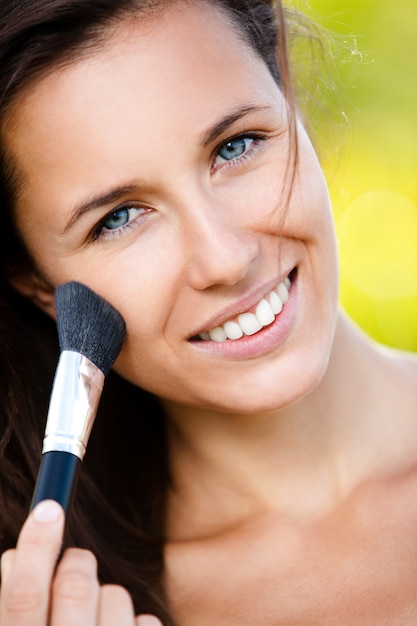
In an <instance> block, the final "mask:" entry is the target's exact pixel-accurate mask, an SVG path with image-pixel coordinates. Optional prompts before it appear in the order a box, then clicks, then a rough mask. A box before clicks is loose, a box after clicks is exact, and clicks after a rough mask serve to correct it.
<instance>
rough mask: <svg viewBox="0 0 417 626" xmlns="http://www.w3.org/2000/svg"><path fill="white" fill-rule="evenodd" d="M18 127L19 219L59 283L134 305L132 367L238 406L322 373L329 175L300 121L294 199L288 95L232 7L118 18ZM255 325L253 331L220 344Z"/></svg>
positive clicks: (162, 386) (186, 392)
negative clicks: (233, 22)
mask: <svg viewBox="0 0 417 626" xmlns="http://www.w3.org/2000/svg"><path fill="white" fill-rule="evenodd" d="M8 128H9V130H8V131H7V130H6V132H7V133H8V134H6V139H7V141H8V145H9V148H10V151H11V154H12V156H13V159H14V161H15V163H17V166H18V171H19V173H20V174H21V176H22V189H21V192H20V195H19V197H18V201H17V206H16V218H17V224H18V227H19V229H20V230H21V233H22V235H23V237H24V240H25V241H26V243H27V246H28V248H29V251H30V252H31V254H32V255H33V258H34V260H35V263H36V265H37V267H38V268H39V271H40V273H41V274H42V275H43V276H44V277H45V278H46V279H47V280H48V281H49V282H50V283H51V284H52V285H58V284H61V283H63V282H65V281H68V280H78V281H81V282H84V283H85V284H87V285H88V286H90V287H91V288H93V289H94V290H95V291H97V292H98V293H99V294H100V295H102V296H103V297H104V298H106V299H107V300H108V301H109V302H111V303H112V304H113V305H114V306H115V307H116V308H117V309H118V310H119V311H120V312H121V313H122V315H123V317H124V318H125V321H126V325H127V339H126V343H125V345H124V348H123V350H122V353H121V355H120V357H119V359H118V360H117V362H116V366H115V369H116V370H117V371H118V372H119V373H120V374H122V375H123V376H124V377H126V378H127V379H129V380H131V381H132V382H134V383H136V384H138V385H140V386H143V387H144V388H147V389H149V390H151V391H152V392H154V393H156V394H158V395H160V396H162V397H164V398H168V399H171V400H173V401H175V402H178V403H185V404H191V405H195V406H201V407H209V408H214V409H220V410H224V411H235V410H237V411H251V412H252V411H261V410H270V409H273V408H275V407H279V406H282V405H283V404H285V403H287V402H290V401H293V400H295V399H297V398H299V397H301V396H302V395H303V394H305V393H307V392H308V391H309V390H311V389H312V388H313V387H314V386H315V385H316V384H317V382H318V380H319V379H320V378H321V376H322V374H323V371H324V370H325V367H326V365H327V361H328V356H329V351H330V347H331V342H332V335H333V330H334V325H335V318H336V309H337V261H336V253H335V242H334V233H333V226H332V219H331V210H330V206H329V200H328V195H327V191H326V186H325V183H324V181H323V178H322V174H321V170H320V167H319V164H318V162H317V159H316V156H315V154H314V151H313V149H312V147H311V145H310V142H309V140H308V138H307V136H306V134H305V132H304V131H303V129H302V128H299V168H298V171H297V174H296V176H295V179H294V183H293V190H292V194H291V197H290V199H289V202H288V203H287V205H286V206H282V203H281V201H282V197H283V196H282V188H283V185H284V184H285V172H286V165H287V160H288V126H287V119H286V112H285V106H284V102H283V98H282V95H281V93H280V91H279V89H278V87H277V85H276V84H275V82H274V80H273V79H272V77H271V75H270V73H269V71H268V69H267V67H266V66H265V64H264V62H263V61H262V60H261V59H260V58H259V57H258V56H256V55H255V53H254V52H253V51H251V50H250V49H249V47H248V46H247V44H245V43H243V41H242V39H241V38H240V36H239V35H238V34H237V32H236V30H235V29H233V28H232V27H231V26H230V24H229V23H228V21H227V20H226V19H225V17H224V16H222V15H221V14H220V13H219V12H217V11H216V10H215V9H213V8H212V7H210V6H204V4H203V5H202V4H201V3H196V5H195V6H191V5H190V4H189V3H187V4H182V3H181V2H179V3H176V4H175V5H174V6H173V7H170V8H169V9H168V10H166V11H165V13H164V15H163V17H162V18H161V17H159V19H158V21H149V22H145V23H144V22H140V21H138V22H135V21H133V20H132V21H130V22H126V23H124V24H123V25H121V26H118V27H117V30H114V31H113V32H112V33H111V34H110V35H109V39H108V41H107V43H106V44H105V45H104V46H103V47H102V48H101V49H100V50H99V51H97V52H95V53H94V54H91V55H90V56H88V57H83V58H80V59H79V60H78V61H76V62H74V63H72V64H71V65H70V66H68V67H66V68H64V69H60V70H59V71H55V72H53V73H51V74H49V75H48V76H46V77H45V78H43V79H42V80H40V81H39V82H38V83H37V84H35V85H34V86H33V87H31V89H30V90H29V91H28V92H27V93H26V94H25V95H24V98H22V99H21V100H20V102H19V103H18V104H17V105H16V107H15V109H14V111H13V117H12V122H10V123H9V127H8ZM284 195H285V194H284ZM288 277H290V279H291V283H292V284H291V288H290V295H289V300H288V302H287V303H286V304H284V306H283V309H282V312H281V313H279V314H277V315H276V316H274V315H272V319H274V321H272V319H271V313H270V311H271V307H269V308H268V306H267V305H265V304H261V307H260V309H258V312H259V311H260V310H261V309H264V317H262V316H261V322H260V323H259V324H258V325H259V326H260V325H261V323H263V324H265V326H263V327H262V329H261V330H259V331H256V329H257V326H256V318H254V316H253V315H252V317H250V316H249V317H248V316H247V315H245V314H246V313H252V314H253V313H254V312H255V311H256V309H257V307H258V305H259V303H260V302H261V300H263V299H266V300H267V301H268V302H272V304H273V306H274V307H275V306H276V307H277V308H276V309H275V311H277V310H278V309H279V301H277V299H276V297H274V296H273V295H271V292H272V291H274V290H275V291H276V290H277V287H278V286H279V285H281V287H279V289H280V290H281V293H282V291H283V289H282V284H284V283H285V282H287V284H288V281H286V279H287V278H288ZM284 296H285V293H284ZM47 299H48V294H46V301H47ZM271 299H272V300H271ZM284 300H285V297H284ZM241 314H244V315H243V318H239V316H240V315H241ZM226 322H238V323H237V324H236V323H235V324H226V326H225V323H226ZM245 322H246V323H247V324H249V327H246V326H245ZM242 326H243V327H244V329H245V328H246V332H248V333H253V334H250V335H244V336H243V337H242V338H240V339H231V338H229V339H224V336H223V335H222V331H219V330H216V331H215V332H214V333H211V336H212V337H214V339H217V340H219V339H223V340H221V341H215V340H211V339H210V340H208V339H207V337H208V335H207V333H210V331H212V330H213V329H215V328H216V329H218V328H222V329H223V331H227V332H229V334H231V335H232V336H238V335H239V334H240V332H241V330H239V328H240V329H242ZM255 331H256V332H255ZM233 333H236V335H233Z"/></svg>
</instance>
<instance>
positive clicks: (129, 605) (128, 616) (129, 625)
mask: <svg viewBox="0 0 417 626" xmlns="http://www.w3.org/2000/svg"><path fill="white" fill-rule="evenodd" d="M97 623H98V625H99V626H115V625H117V626H135V613H134V608H133V602H132V599H131V597H130V594H129V593H128V592H127V591H126V589H124V587H120V586H119V585H103V587H102V588H101V591H100V605H99V619H98V622H97Z"/></svg>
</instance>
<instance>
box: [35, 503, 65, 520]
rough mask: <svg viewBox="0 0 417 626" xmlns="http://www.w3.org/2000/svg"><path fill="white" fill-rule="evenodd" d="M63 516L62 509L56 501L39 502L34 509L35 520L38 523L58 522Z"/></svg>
mask: <svg viewBox="0 0 417 626" xmlns="http://www.w3.org/2000/svg"><path fill="white" fill-rule="evenodd" d="M61 515H62V507H61V506H60V505H59V504H58V502H55V501H54V500H44V501H43V502H39V504H37V505H36V506H35V508H34V509H33V518H34V519H35V520H36V521H37V522H56V521H57V520H58V519H59V518H60V517H61Z"/></svg>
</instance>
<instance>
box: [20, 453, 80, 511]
mask: <svg viewBox="0 0 417 626" xmlns="http://www.w3.org/2000/svg"><path fill="white" fill-rule="evenodd" d="M80 465H81V461H80V459H79V458H78V456H76V455H75V454H71V453H70V452H60V451H59V452H58V451H51V452H45V454H43V455H42V461H41V465H40V468H39V473H38V478H37V480H36V485H35V491H34V494H33V499H32V503H31V505H30V508H31V510H32V509H33V508H34V507H35V506H36V505H37V504H38V503H39V502H41V501H42V500H55V501H56V502H58V503H59V504H60V505H61V506H62V508H63V509H64V511H65V513H66V514H67V513H68V511H69V509H70V506H71V501H72V497H73V494H74V490H75V485H76V482H77V478H78V472H79V469H80Z"/></svg>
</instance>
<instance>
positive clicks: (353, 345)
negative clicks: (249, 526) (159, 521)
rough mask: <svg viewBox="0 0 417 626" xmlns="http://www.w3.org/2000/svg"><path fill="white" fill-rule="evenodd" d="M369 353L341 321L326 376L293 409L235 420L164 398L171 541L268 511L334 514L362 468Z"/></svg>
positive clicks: (367, 345)
mask: <svg viewBox="0 0 417 626" xmlns="http://www.w3.org/2000/svg"><path fill="white" fill-rule="evenodd" d="M364 346H365V349H364ZM374 352H375V351H374V349H373V347H372V345H371V344H370V343H369V342H368V340H367V339H366V338H365V337H364V336H363V335H362V334H361V333H360V332H359V331H357V329H356V328H355V327H354V326H353V325H352V324H350V323H349V322H348V321H347V320H346V319H345V318H344V317H343V316H340V319H339V322H338V326H337V330H336V336H335V341H334V346H333V350H332V355H331V359H330V362H329V367H328V369H327V371H326V374H325V376H324V377H323V379H322V381H321V382H320V384H319V385H318V387H317V388H316V389H315V390H314V391H313V392H312V393H310V394H309V395H308V396H307V397H304V398H302V399H300V400H299V401H298V402H296V403H294V404H292V405H291V406H287V407H285V408H284V409H280V410H279V411H273V412H270V413H267V414H260V415H259V414H258V415H253V414H252V415H236V414H224V413H217V412H214V411H207V410H202V409H198V408H193V407H186V406H182V405H181V406H178V405H175V404H173V403H170V402H167V403H166V410H167V414H168V416H169V417H170V420H169V441H170V450H171V466H172V473H173V477H174V485H175V490H173V492H172V496H171V498H170V506H169V510H170V513H169V515H168V534H169V536H172V537H173V538H181V539H183V538H187V537H192V536H195V535H196V534H198V535H200V536H201V535H204V534H209V533H213V532H216V531H219V530H220V529H222V528H223V529H224V528H227V527H231V526H234V525H235V524H236V523H239V521H241V520H243V519H247V518H250V517H252V516H254V515H257V514H260V513H264V512H269V511H279V512H284V513H285V514H287V515H288V514H289V515H293V516H294V515H295V516H299V517H304V516H306V515H308V516H309V517H311V516H312V515H322V514H324V513H325V512H326V511H328V510H330V509H332V508H334V507H335V506H336V505H337V503H338V502H339V501H340V500H341V499H343V498H344V497H346V494H347V493H348V492H349V491H350V490H351V489H353V488H354V484H355V481H356V480H358V479H359V476H360V475H363V473H364V472H366V470H365V468H364V467H363V462H364V461H363V459H364V458H365V459H367V458H368V456H367V454H365V453H364V450H363V448H364V446H366V445H367V441H368V439H369V437H368V434H367V432H366V431H367V430H369V423H368V420H367V419H366V415H367V414H369V413H370V412H369V411H368V410H367V407H368V404H369V402H370V401H371V397H372V396H373V397H374V395H375V394H374V392H375V389H374V386H373V385H372V384H369V381H370V372H372V369H373V367H372V361H373V359H374V358H375V357H374ZM365 380H366V381H367V383H366V386H365V385H364V381H365ZM368 396H369V397H368ZM355 464H356V465H355ZM190 510H191V511H192V515H190ZM185 511H186V512H187V513H186V519H187V521H186V519H185V515H184V512H185ZM213 511H215V512H216V514H215V515H213ZM190 518H191V519H193V520H194V523H193V524H192V525H190V523H189V520H190ZM180 529H181V530H180Z"/></svg>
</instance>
